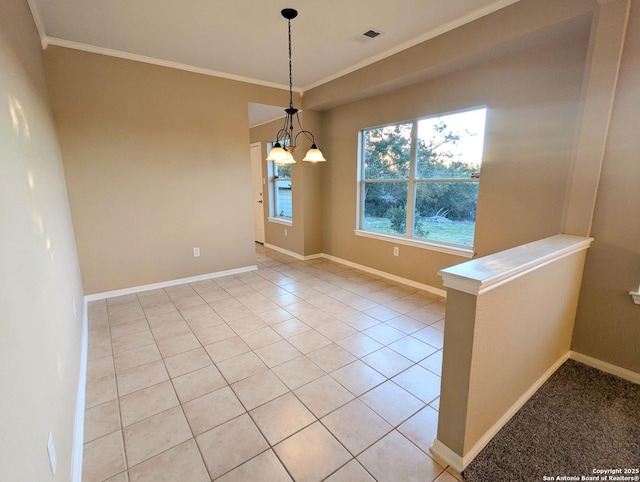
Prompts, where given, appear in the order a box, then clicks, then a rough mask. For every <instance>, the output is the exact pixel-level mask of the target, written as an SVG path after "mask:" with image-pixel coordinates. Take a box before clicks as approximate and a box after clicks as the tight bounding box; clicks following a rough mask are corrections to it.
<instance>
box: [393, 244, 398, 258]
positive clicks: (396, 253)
mask: <svg viewBox="0 0 640 482" xmlns="http://www.w3.org/2000/svg"><path fill="white" fill-rule="evenodd" d="M399 254H400V248H398V247H397V246H394V247H393V255H394V256H398V255H399Z"/></svg>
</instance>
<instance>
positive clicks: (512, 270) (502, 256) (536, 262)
mask: <svg viewBox="0 0 640 482" xmlns="http://www.w3.org/2000/svg"><path fill="white" fill-rule="evenodd" d="M592 241H593V238H587V237H582V236H570V235H567V234H558V235H556V236H551V237H549V238H545V239H540V240H538V241H534V242H532V243H527V244H523V245H522V246H517V247H515V248H511V249H507V250H505V251H501V252H499V253H495V254H492V255H489V256H484V257H482V258H478V259H474V260H471V261H467V262H466V263H461V264H458V265H455V266H451V267H450V268H445V269H443V270H440V271H439V272H438V274H439V275H440V276H442V282H443V284H444V286H446V287H447V288H453V289H455V290H458V291H463V292H465V293H469V294H472V295H476V296H477V295H480V294H483V293H485V292H487V291H489V290H491V289H494V288H497V287H498V286H501V285H503V284H504V283H508V282H509V281H512V280H514V279H516V278H519V277H521V276H523V275H525V274H527V273H530V272H532V271H534V270H537V269H539V268H541V267H543V266H546V265H547V264H549V263H552V262H554V261H557V260H560V259H562V258H564V257H566V256H570V255H572V254H574V253H577V252H580V251H583V250H586V249H587V248H589V246H590V245H591V242H592Z"/></svg>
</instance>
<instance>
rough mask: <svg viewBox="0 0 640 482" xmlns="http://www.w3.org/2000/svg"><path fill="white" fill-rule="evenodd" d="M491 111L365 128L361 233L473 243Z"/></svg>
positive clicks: (461, 244)
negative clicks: (484, 144)
mask: <svg viewBox="0 0 640 482" xmlns="http://www.w3.org/2000/svg"><path fill="white" fill-rule="evenodd" d="M485 116H486V109H484V108H482V109H474V110H469V111H465V112H459V113H455V114H448V115H441V116H439V117H433V118H428V119H420V120H415V121H410V122H405V123H401V124H394V125H388V126H383V127H376V128H372V129H366V130H363V131H362V132H361V146H360V153H361V157H360V163H361V164H360V168H361V170H360V183H359V187H360V192H359V194H360V196H359V203H360V207H359V221H358V223H359V226H358V229H359V230H360V231H365V232H367V233H371V234H376V233H379V234H381V235H387V236H389V235H391V236H394V237H396V238H397V237H400V238H406V239H407V240H408V241H414V242H415V241H417V242H422V243H427V244H428V243H436V244H439V245H442V244H444V245H451V246H452V247H461V248H469V247H472V246H473V237H474V232H475V219H476V205H477V201H478V183H479V179H480V167H481V163H482V147H483V140H484V123H485Z"/></svg>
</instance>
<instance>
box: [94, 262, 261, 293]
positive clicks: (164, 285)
mask: <svg viewBox="0 0 640 482" xmlns="http://www.w3.org/2000/svg"><path fill="white" fill-rule="evenodd" d="M257 269H258V267H257V266H256V265H252V266H245V267H242V268H235V269H229V270H226V271H217V272H215V273H207V274H200V275H197V276H191V277H189V278H179V279H174V280H169V281H161V282H160V283H152V284H148V285H141V286H133V287H131V288H123V289H120V290H113V291H105V292H103V293H94V294H91V295H87V296H85V299H86V300H87V301H96V300H104V299H106V298H113V297H114V296H123V295H130V294H133V293H141V292H143V291H151V290H158V289H161V288H169V287H170V286H177V285H182V284H185V283H195V282H196V281H204V280H208V279H213V278H220V277H222V276H230V275H234V274H240V273H247V272H249V271H255V270H257Z"/></svg>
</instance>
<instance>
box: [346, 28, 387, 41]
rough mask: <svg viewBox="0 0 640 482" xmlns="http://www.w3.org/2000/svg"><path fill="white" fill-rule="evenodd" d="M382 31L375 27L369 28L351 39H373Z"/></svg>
mask: <svg viewBox="0 0 640 482" xmlns="http://www.w3.org/2000/svg"><path fill="white" fill-rule="evenodd" d="M383 33H384V32H383V31H382V30H379V29H377V28H369V29H367V30H365V31H364V32H362V33H360V34H358V35H356V36H355V37H353V39H352V40H354V41H355V42H359V43H364V42H369V41H370V40H373V39H374V38H376V37H379V36H380V35H382V34H383Z"/></svg>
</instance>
